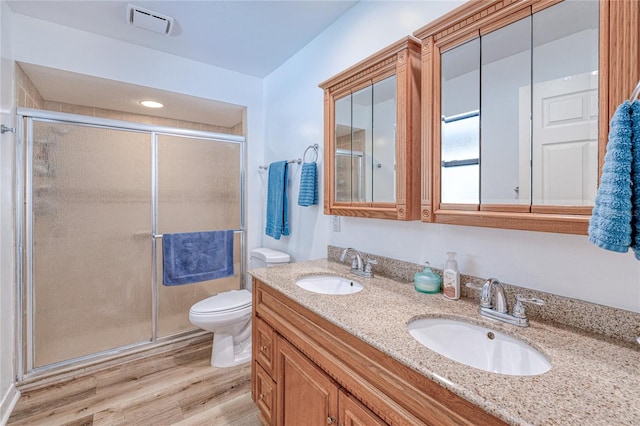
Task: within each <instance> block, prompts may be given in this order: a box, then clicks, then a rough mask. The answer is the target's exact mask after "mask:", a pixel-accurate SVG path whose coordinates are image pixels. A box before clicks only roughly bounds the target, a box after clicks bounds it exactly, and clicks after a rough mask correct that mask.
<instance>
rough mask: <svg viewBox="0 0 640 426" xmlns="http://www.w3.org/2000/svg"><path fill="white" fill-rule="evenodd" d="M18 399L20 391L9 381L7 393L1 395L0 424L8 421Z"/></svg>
mask: <svg viewBox="0 0 640 426" xmlns="http://www.w3.org/2000/svg"><path fill="white" fill-rule="evenodd" d="M18 399H20V391H19V390H18V389H17V388H16V385H15V384H14V383H11V386H9V389H7V393H5V394H4V396H3V397H2V403H0V425H2V426H4V425H6V424H7V422H8V421H9V417H10V416H11V413H12V412H13V409H14V408H15V407H16V404H17V403H18Z"/></svg>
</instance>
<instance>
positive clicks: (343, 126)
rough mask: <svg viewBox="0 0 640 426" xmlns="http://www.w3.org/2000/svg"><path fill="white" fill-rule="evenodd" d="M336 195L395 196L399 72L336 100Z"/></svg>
mask: <svg viewBox="0 0 640 426" xmlns="http://www.w3.org/2000/svg"><path fill="white" fill-rule="evenodd" d="M334 109H335V126H336V128H335V135H336V136H335V137H336V141H335V146H336V151H335V200H336V201H339V202H391V203H392V202H395V199H396V196H395V190H396V164H395V161H396V160H395V158H396V154H395V152H396V151H395V149H396V139H395V136H396V135H395V133H396V77H395V75H393V76H391V77H388V78H386V79H384V80H381V81H379V82H376V83H374V84H372V85H370V86H367V87H365V88H363V89H360V90H358V91H356V92H354V93H352V94H350V95H347V96H345V97H343V98H340V99H338V100H336V101H335V106H334Z"/></svg>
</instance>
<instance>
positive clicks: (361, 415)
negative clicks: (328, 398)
mask: <svg viewBox="0 0 640 426" xmlns="http://www.w3.org/2000/svg"><path fill="white" fill-rule="evenodd" d="M338 404H339V405H340V417H339V419H340V426H386V424H387V423H385V422H384V421H383V420H382V419H380V417H378V416H376V415H375V414H374V413H373V412H372V411H371V410H369V409H368V408H367V407H365V406H364V405H362V404H361V403H360V402H359V401H358V400H356V399H355V398H354V397H353V396H351V395H350V394H348V393H346V392H345V391H343V390H340V395H339V397H338Z"/></svg>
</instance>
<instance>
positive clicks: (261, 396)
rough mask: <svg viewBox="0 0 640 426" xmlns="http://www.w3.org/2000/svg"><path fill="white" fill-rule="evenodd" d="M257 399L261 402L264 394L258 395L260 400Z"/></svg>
mask: <svg viewBox="0 0 640 426" xmlns="http://www.w3.org/2000/svg"><path fill="white" fill-rule="evenodd" d="M259 399H260V401H262V400H263V399H264V394H263V393H261V394H260V398H259Z"/></svg>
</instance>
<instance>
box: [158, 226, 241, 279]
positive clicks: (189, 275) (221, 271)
mask: <svg viewBox="0 0 640 426" xmlns="http://www.w3.org/2000/svg"><path fill="white" fill-rule="evenodd" d="M162 263H163V272H162V283H163V284H164V285H181V284H191V283H197V282H201V281H209V280H215V279H217V278H223V277H229V276H232V275H233V231H231V230H230V231H212V232H191V233H184V234H164V235H163V236H162Z"/></svg>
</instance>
